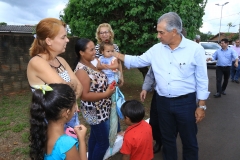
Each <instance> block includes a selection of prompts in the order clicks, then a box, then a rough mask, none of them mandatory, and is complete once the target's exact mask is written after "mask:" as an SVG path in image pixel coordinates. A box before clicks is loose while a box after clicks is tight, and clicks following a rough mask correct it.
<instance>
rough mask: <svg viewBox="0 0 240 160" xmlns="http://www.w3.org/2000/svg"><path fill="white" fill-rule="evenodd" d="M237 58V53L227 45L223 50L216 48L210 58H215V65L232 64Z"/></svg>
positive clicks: (224, 65)
mask: <svg viewBox="0 0 240 160" xmlns="http://www.w3.org/2000/svg"><path fill="white" fill-rule="evenodd" d="M237 58H238V55H237V53H236V52H235V51H234V50H233V49H231V48H229V47H227V49H225V50H223V49H222V48H221V49H218V50H217V51H216V52H214V54H213V55H212V60H217V64H216V65H217V66H222V67H226V66H232V61H235V60H236V59H237Z"/></svg>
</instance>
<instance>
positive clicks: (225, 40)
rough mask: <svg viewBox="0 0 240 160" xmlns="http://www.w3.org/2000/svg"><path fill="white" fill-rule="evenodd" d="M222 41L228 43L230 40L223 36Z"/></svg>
mask: <svg viewBox="0 0 240 160" xmlns="http://www.w3.org/2000/svg"><path fill="white" fill-rule="evenodd" d="M221 42H224V43H228V42H229V41H228V39H227V38H223V39H222V40H221Z"/></svg>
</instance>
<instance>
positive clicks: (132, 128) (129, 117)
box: [120, 100, 153, 160]
mask: <svg viewBox="0 0 240 160" xmlns="http://www.w3.org/2000/svg"><path fill="white" fill-rule="evenodd" d="M121 111H122V114H123V116H124V121H125V123H126V125H128V126H129V127H128V128H127V130H126V131H125V134H124V137H123V145H122V148H121V150H120V152H121V153H122V154H123V158H122V160H151V159H153V149H152V148H153V140H152V129H151V126H150V125H149V124H148V123H147V122H145V121H144V120H143V118H144V115H145V110H144V107H143V105H142V103H141V102H139V101H137V100H130V101H126V102H125V103H124V104H123V105H122V107H121Z"/></svg>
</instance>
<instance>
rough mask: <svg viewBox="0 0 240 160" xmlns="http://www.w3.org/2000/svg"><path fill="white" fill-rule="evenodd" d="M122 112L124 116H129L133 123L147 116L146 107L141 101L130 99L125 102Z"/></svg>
mask: <svg viewBox="0 0 240 160" xmlns="http://www.w3.org/2000/svg"><path fill="white" fill-rule="evenodd" d="M121 112H122V114H123V116H124V117H128V118H129V119H130V120H131V122H132V123H138V122H140V121H141V120H142V119H143V118H144V116H145V109H144V106H143V104H142V103H141V102H139V101H137V100H129V101H126V102H125V103H123V105H122V107H121Z"/></svg>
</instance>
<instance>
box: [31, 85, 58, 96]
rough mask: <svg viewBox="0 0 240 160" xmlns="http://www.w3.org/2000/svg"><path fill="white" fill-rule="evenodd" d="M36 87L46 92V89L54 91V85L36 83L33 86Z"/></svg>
mask: <svg viewBox="0 0 240 160" xmlns="http://www.w3.org/2000/svg"><path fill="white" fill-rule="evenodd" d="M32 87H33V88H35V89H40V90H42V93H43V94H45V92H46V91H53V89H52V87H50V86H49V85H45V84H43V85H34V86H32Z"/></svg>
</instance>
